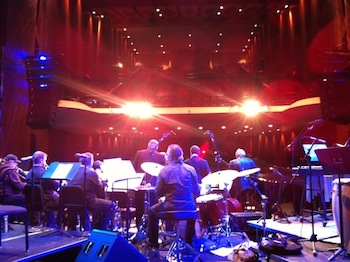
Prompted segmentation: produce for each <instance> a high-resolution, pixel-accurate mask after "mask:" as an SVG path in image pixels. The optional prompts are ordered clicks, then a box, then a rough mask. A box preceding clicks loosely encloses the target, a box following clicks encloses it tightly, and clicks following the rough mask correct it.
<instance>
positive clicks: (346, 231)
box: [332, 178, 350, 247]
mask: <svg viewBox="0 0 350 262" xmlns="http://www.w3.org/2000/svg"><path fill="white" fill-rule="evenodd" d="M340 183H341V201H342V212H343V236H344V246H345V247H347V246H348V244H349V241H350V178H341V179H340ZM339 209H340V205H339V179H334V180H333V190H332V212H333V219H334V221H335V224H336V226H337V229H338V233H339V234H340V226H341V225H340V210H339Z"/></svg>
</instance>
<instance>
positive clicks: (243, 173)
mask: <svg viewBox="0 0 350 262" xmlns="http://www.w3.org/2000/svg"><path fill="white" fill-rule="evenodd" d="M258 172H260V168H259V167H256V168H252V169H247V170H242V171H240V172H239V174H238V176H240V177H241V176H249V175H252V174H255V173H258Z"/></svg>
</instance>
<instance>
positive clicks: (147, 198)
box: [135, 185, 155, 239]
mask: <svg viewBox="0 0 350 262" xmlns="http://www.w3.org/2000/svg"><path fill="white" fill-rule="evenodd" d="M135 190H136V191H144V192H145V195H144V214H143V215H142V217H141V221H140V225H139V228H138V230H137V235H138V236H137V238H144V239H146V237H147V235H148V225H149V222H148V211H149V208H150V203H151V191H154V190H155V187H152V186H147V185H146V186H143V185H142V186H138V187H136V188H135Z"/></svg>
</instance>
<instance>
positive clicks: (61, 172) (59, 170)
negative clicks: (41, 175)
mask: <svg viewBox="0 0 350 262" xmlns="http://www.w3.org/2000/svg"><path fill="white" fill-rule="evenodd" d="M72 168H73V163H64V164H63V163H60V164H59V165H57V167H56V169H55V171H53V173H52V175H51V179H66V176H67V174H68V173H69V172H70V170H71V169H72Z"/></svg>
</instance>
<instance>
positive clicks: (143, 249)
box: [0, 217, 350, 262]
mask: <svg viewBox="0 0 350 262" xmlns="http://www.w3.org/2000/svg"><path fill="white" fill-rule="evenodd" d="M288 219H289V221H290V222H291V223H290V224H288V223H286V222H285V221H283V220H281V221H273V220H271V219H267V220H266V228H265V232H266V234H268V233H270V232H278V233H281V234H283V235H287V236H289V235H292V236H298V237H300V238H301V239H303V241H302V242H301V243H302V246H303V250H302V254H301V255H297V256H277V255H272V256H271V257H270V261H286V262H288V261H293V262H294V261H321V262H322V261H328V259H329V258H330V257H331V256H332V255H333V254H334V252H335V251H336V250H338V247H339V237H335V238H327V236H333V235H334V234H335V235H337V231H336V227H335V225H334V222H333V220H329V221H328V222H327V225H326V226H325V227H323V226H322V221H321V220H317V219H315V224H314V230H315V234H317V241H315V242H311V241H310V240H309V237H310V236H311V234H312V227H311V224H310V223H309V222H303V223H301V222H300V221H299V220H298V219H296V218H292V217H290V218H288ZM247 225H248V227H247V228H245V230H244V231H245V232H244V233H243V234H242V233H241V232H233V233H231V234H230V236H229V237H228V238H227V237H226V236H225V235H220V236H219V241H218V242H214V241H215V239H214V240H213V239H212V238H209V235H208V234H205V235H204V236H203V238H202V239H201V240H198V241H196V242H195V246H196V248H197V251H198V254H199V256H200V258H201V261H232V260H231V258H230V256H227V255H225V253H227V254H229V253H231V254H232V251H233V248H235V247H236V248H237V247H238V246H241V245H249V246H255V247H256V248H257V247H258V244H257V242H255V239H258V240H259V239H261V237H262V234H263V232H264V230H263V229H264V228H263V227H262V220H259V221H257V220H250V221H247ZM11 227H12V229H11V230H9V232H7V233H2V247H1V248H0V261H2V262H5V261H50V262H55V261H63V260H64V261H66V262H68V261H75V260H76V258H77V256H78V255H79V253H80V250H81V248H82V246H84V244H85V243H86V242H87V240H88V239H89V234H88V233H85V234H84V232H78V231H68V232H65V231H64V233H62V232H61V231H58V230H52V229H48V228H40V229H38V228H37V229H32V230H31V233H30V237H29V252H26V251H25V239H24V233H23V232H24V228H23V225H21V224H11ZM65 233H68V235H69V236H67V234H65ZM115 234H116V233H115ZM120 237H121V236H120ZM323 238H327V239H324V240H323ZM126 244H127V245H130V246H132V247H133V248H135V249H137V250H138V251H137V252H139V253H140V254H142V255H143V256H144V257H145V258H146V259H147V261H154V262H158V261H165V259H164V258H165V256H166V253H167V249H166V248H165V249H164V248H163V249H161V250H159V251H154V250H151V249H150V248H149V247H147V246H146V245H145V243H144V242H137V243H136V244H129V243H126ZM201 244H202V248H203V252H200V245H201ZM229 244H231V246H230V245H229ZM313 244H315V247H316V250H317V256H314V255H313V253H312V246H313ZM214 252H217V253H219V254H214ZM260 255H261V258H260V261H267V258H266V256H264V254H262V253H261V254H260ZM116 261H118V260H116ZM186 261H187V260H186ZM188 261H194V260H193V258H192V260H191V258H189V260H188ZM197 261H199V260H197ZM333 261H350V258H349V257H348V256H346V252H342V254H340V255H339V256H337V257H335V258H334V260H333Z"/></svg>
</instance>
